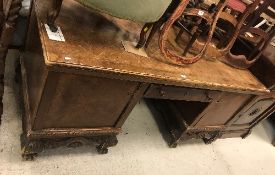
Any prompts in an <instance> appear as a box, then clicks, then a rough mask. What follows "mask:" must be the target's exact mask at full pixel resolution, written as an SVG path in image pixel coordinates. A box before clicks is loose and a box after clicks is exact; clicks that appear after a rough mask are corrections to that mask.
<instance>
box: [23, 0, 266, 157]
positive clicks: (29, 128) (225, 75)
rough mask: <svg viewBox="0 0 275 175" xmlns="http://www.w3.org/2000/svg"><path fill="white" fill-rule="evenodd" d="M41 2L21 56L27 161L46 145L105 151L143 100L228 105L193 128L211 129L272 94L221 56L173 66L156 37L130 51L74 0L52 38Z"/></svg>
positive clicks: (37, 3)
mask: <svg viewBox="0 0 275 175" xmlns="http://www.w3.org/2000/svg"><path fill="white" fill-rule="evenodd" d="M66 1H67V0H66ZM45 5H47V2H45V1H44V0H35V3H34V8H33V11H32V15H31V20H30V27H29V32H28V38H27V42H26V43H27V44H26V51H25V53H24V54H23V55H22V58H21V68H22V71H21V72H22V84H23V95H24V104H25V116H24V122H23V130H24V133H23V135H22V149H23V156H25V158H31V157H32V156H34V155H36V154H37V153H39V152H40V151H42V150H43V149H46V148H53V147H57V146H60V145H67V146H79V145H82V144H90V143H95V144H96V145H97V149H98V151H99V152H100V153H106V152H107V148H108V147H110V146H114V145H115V144H116V143H117V140H116V135H117V134H118V133H119V132H120V131H121V127H122V125H123V123H124V121H125V120H126V118H127V117H128V115H129V113H130V112H131V110H132V108H133V107H134V106H135V105H136V103H137V102H138V101H139V100H140V99H141V98H143V97H146V98H152V99H161V100H174V101H182V102H186V103H187V102H188V101H193V102H197V103H198V104H199V107H204V108H205V107H207V108H206V109H209V108H211V104H214V103H219V104H220V105H218V106H216V107H215V108H217V110H218V111H219V112H221V113H223V111H225V110H227V111H228V115H226V114H224V115H222V116H220V117H217V116H213V112H215V111H212V113H211V112H210V113H207V114H206V116H207V118H203V119H204V121H199V123H200V125H199V126H200V128H197V129H198V130H197V131H199V129H202V130H204V131H208V128H210V131H213V132H214V131H215V133H216V131H217V130H218V129H221V128H225V126H226V124H225V123H228V121H231V120H232V119H233V118H234V117H235V115H233V114H235V113H236V111H238V110H239V108H240V106H241V105H242V104H243V103H244V102H247V100H249V99H251V98H254V97H255V96H257V95H261V94H266V93H269V91H268V89H267V88H266V87H265V86H264V85H263V84H262V83H260V82H259V81H258V80H257V79H256V78H255V77H254V76H253V75H252V74H251V73H250V72H249V71H246V70H238V69H234V68H231V67H229V66H227V65H225V64H223V63H221V62H219V61H208V60H201V61H199V62H198V63H196V64H193V65H189V66H185V67H182V66H176V65H170V64H168V63H166V62H165V60H163V57H162V56H161V54H160V53H159V50H158V46H157V41H156V40H154V41H153V42H152V44H151V45H150V46H149V48H148V50H147V51H148V54H149V56H150V58H146V57H141V56H137V55H134V54H132V53H127V52H125V51H124V49H123V47H122V44H121V40H123V39H128V38H127V35H121V34H119V33H121V32H119V29H118V28H117V27H115V26H114V25H113V24H112V23H110V22H108V21H107V20H106V19H105V18H103V17H101V16H98V15H96V14H94V13H92V12H91V11H89V10H88V9H86V8H84V7H82V6H81V5H79V4H78V3H76V2H74V1H69V0H68V2H66V3H64V6H63V9H62V11H61V14H60V17H59V18H58V20H57V24H58V26H60V27H61V29H62V32H63V34H64V37H65V40H66V41H65V42H57V41H53V40H50V39H49V38H48V35H47V33H46V30H45V27H44V23H45V19H46V18H45V14H46V12H45V9H46V8H43V6H45ZM80 11H81V13H79V12H80ZM68 14H70V15H68ZM72 14H73V15H72ZM137 30H138V29H137ZM156 38H157V37H156ZM233 100H236V101H233ZM218 101H221V102H218ZM190 104H192V103H190ZM190 104H189V103H188V105H190ZM201 104H203V105H201ZM205 104H209V105H205ZM191 106H192V105H191ZM209 106H210V107H209ZM231 106H234V107H233V109H231ZM212 107H213V105H212ZM227 107H228V109H227ZM196 108H197V107H194V109H196ZM204 108H202V109H204ZM210 111H211V110H210ZM195 112H196V110H195ZM204 116H205V115H204ZM192 117H194V115H192ZM195 120H196V121H198V120H199V119H198V118H195ZM205 128H207V129H205ZM211 128H214V129H212V130H211ZM217 128H218V129H217ZM248 131H249V129H246V130H244V131H243V132H245V133H246V132H248ZM205 133H206V132H205ZM210 135H211V134H210ZM212 135H213V133H212Z"/></svg>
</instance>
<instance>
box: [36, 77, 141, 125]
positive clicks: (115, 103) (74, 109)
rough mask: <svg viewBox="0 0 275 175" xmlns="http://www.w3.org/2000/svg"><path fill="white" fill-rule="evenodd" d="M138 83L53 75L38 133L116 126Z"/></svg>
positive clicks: (45, 92)
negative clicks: (42, 131)
mask: <svg viewBox="0 0 275 175" xmlns="http://www.w3.org/2000/svg"><path fill="white" fill-rule="evenodd" d="M138 87H139V83H138V82H131V81H123V80H117V79H108V78H100V77H93V76H83V75H75V74H67V73H61V72H49V77H48V80H47V83H46V86H45V91H44V93H43V97H42V100H41V105H40V107H39V111H38V115H37V118H36V120H35V125H34V130H42V129H50V128H101V127H115V124H116V122H117V121H118V120H119V118H120V116H121V115H122V113H123V111H124V109H125V107H126V106H127V104H128V103H129V101H130V100H131V98H132V96H133V94H134V93H135V91H136V89H137V88H138Z"/></svg>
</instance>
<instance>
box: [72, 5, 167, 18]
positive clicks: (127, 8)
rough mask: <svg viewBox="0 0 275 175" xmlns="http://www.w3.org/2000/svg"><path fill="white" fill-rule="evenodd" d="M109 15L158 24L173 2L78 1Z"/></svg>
mask: <svg viewBox="0 0 275 175" xmlns="http://www.w3.org/2000/svg"><path fill="white" fill-rule="evenodd" d="M77 1H78V2H80V3H81V4H83V5H85V6H87V7H89V8H92V9H95V10H98V11H101V12H104V13H107V14H109V15H112V16H115V17H118V18H122V19H128V20H132V21H137V22H144V23H149V22H156V21H157V20H159V18H160V17H161V16H162V15H163V14H164V12H165V10H166V9H167V8H168V6H169V5H170V3H171V1H172V0H77Z"/></svg>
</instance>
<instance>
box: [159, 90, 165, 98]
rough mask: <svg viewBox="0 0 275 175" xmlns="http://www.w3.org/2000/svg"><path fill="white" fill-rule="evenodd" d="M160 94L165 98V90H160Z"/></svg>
mask: <svg viewBox="0 0 275 175" xmlns="http://www.w3.org/2000/svg"><path fill="white" fill-rule="evenodd" d="M159 93H160V95H161V96H162V97H164V96H165V91H164V90H162V89H160V90H159Z"/></svg>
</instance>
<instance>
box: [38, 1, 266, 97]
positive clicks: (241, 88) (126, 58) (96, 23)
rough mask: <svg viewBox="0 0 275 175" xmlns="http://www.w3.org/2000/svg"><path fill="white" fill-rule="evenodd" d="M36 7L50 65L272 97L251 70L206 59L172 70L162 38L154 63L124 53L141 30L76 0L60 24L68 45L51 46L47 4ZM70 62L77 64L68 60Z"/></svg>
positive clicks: (151, 51)
mask: <svg viewBox="0 0 275 175" xmlns="http://www.w3.org/2000/svg"><path fill="white" fill-rule="evenodd" d="M39 2H43V3H39ZM35 4H36V5H35V7H36V13H37V14H38V15H37V16H38V21H39V22H38V26H39V31H40V38H41V41H42V46H43V53H44V57H45V62H46V64H47V65H51V66H54V65H58V66H64V67H78V68H82V69H85V70H88V71H91V72H93V71H101V72H105V73H107V74H112V75H113V76H114V77H115V76H116V75H118V74H119V75H123V77H124V78H125V79H129V80H133V81H144V82H150V83H159V84H166V85H175V86H185V87H193V88H202V89H212V90H222V91H229V92H240V93H251V94H259V93H263V92H267V91H268V90H267V89H266V87H265V86H264V85H262V83H260V82H259V80H257V79H256V78H255V77H254V76H253V75H252V74H251V73H250V72H249V71H248V70H238V69H235V68H232V67H230V66H227V65H225V64H224V63H221V62H219V61H216V60H214V61H213V60H212V61H209V60H204V59H202V60H200V61H198V62H197V63H195V64H192V65H186V66H177V65H172V64H169V63H167V62H165V61H164V59H163V56H162V55H161V54H160V52H159V49H158V44H157V38H158V37H157V36H155V38H154V40H153V42H152V43H151V44H150V45H149V47H148V48H147V53H148V55H149V58H147V57H142V56H138V55H135V54H132V53H128V52H126V51H124V48H123V46H122V44H121V41H122V40H123V39H124V40H127V39H128V40H129V38H132V39H133V38H137V34H138V31H139V30H140V28H138V29H137V27H134V26H138V27H139V26H140V25H138V24H133V23H131V22H128V21H119V22H117V21H113V22H114V23H116V24H118V25H121V24H122V26H127V27H128V28H127V29H125V30H121V29H120V28H118V27H116V26H115V25H114V24H113V23H111V22H109V21H108V20H106V18H104V17H102V16H100V15H98V14H95V13H93V12H91V11H90V10H88V9H86V8H85V7H83V6H81V5H79V4H78V3H76V2H74V1H72V0H65V1H64V3H63V6H62V10H61V14H60V16H59V18H58V20H57V25H58V26H60V27H61V30H62V32H63V35H64V37H65V40H66V41H65V42H58V41H53V40H50V39H49V38H48V35H47V32H46V30H45V27H44V24H43V22H42V21H45V14H46V13H45V11H46V10H47V8H45V5H47V3H46V2H45V1H44V0H36V3H35ZM107 18H108V17H107ZM125 24H126V25H125ZM131 27H132V28H134V30H132V29H131ZM128 29H129V30H128ZM127 30H128V31H131V33H129V32H127ZM133 31H134V32H133ZM68 57H69V58H71V59H65V58H68Z"/></svg>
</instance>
